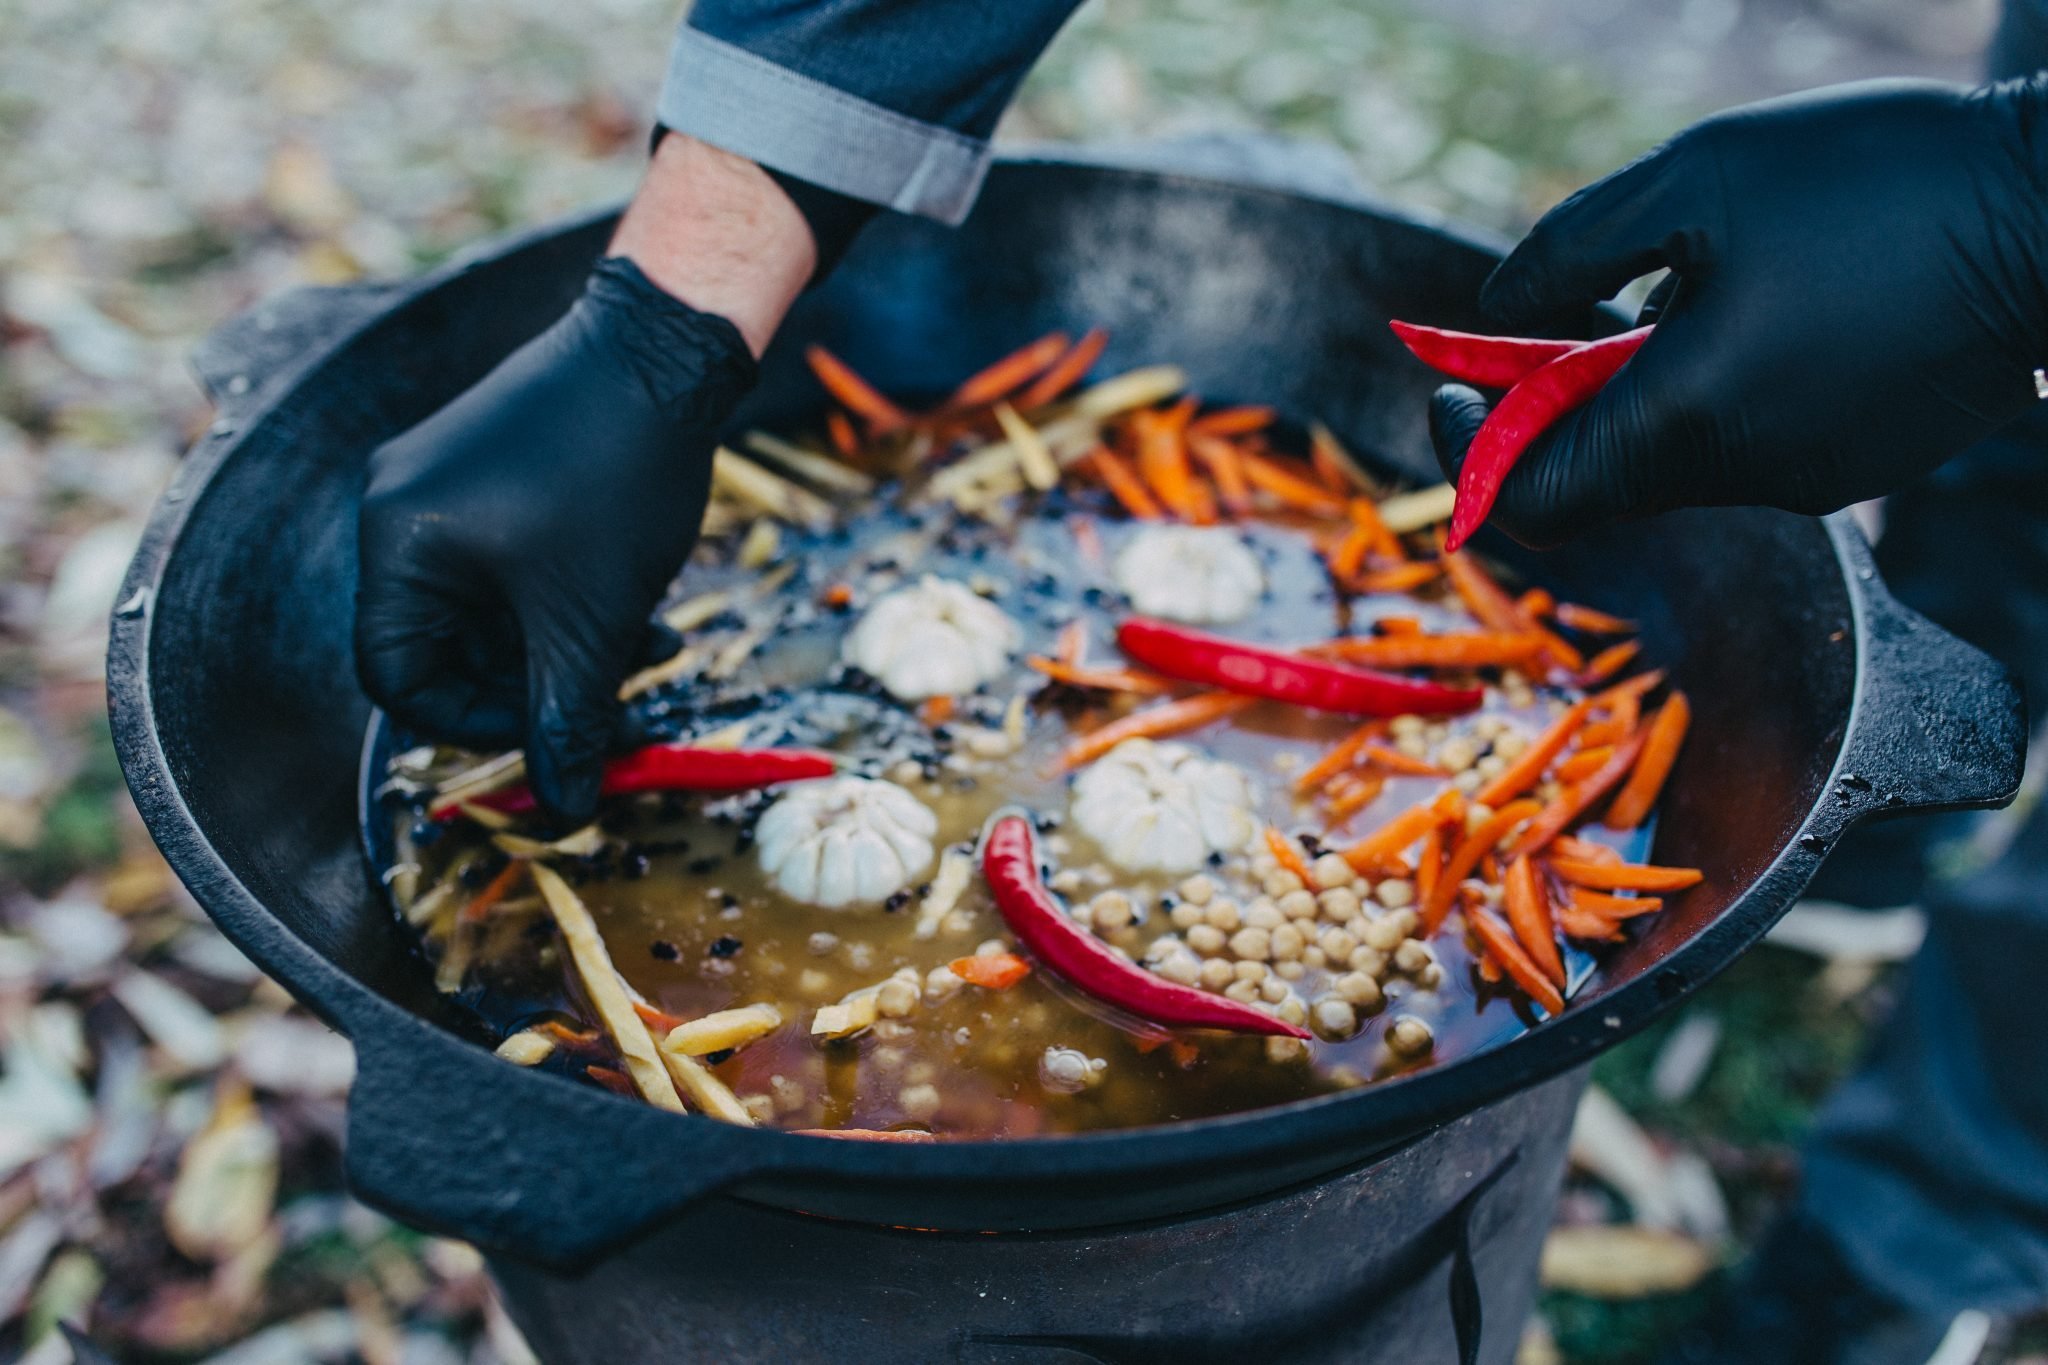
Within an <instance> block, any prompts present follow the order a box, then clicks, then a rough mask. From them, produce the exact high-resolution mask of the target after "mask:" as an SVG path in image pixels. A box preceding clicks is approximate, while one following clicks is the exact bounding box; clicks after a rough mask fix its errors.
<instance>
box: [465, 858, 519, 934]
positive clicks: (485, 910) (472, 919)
mask: <svg viewBox="0 0 2048 1365" xmlns="http://www.w3.org/2000/svg"><path fill="white" fill-rule="evenodd" d="M525 871H526V862H525V860H524V859H520V858H514V859H513V860H512V861H511V862H509V863H506V864H505V866H504V869H503V870H502V871H500V872H499V873H498V875H497V876H495V877H493V878H491V879H490V881H488V882H486V883H484V889H483V890H481V891H479V892H477V893H476V896H475V898H474V899H472V900H471V901H470V903H469V904H468V905H465V906H463V907H462V922H463V923H464V924H475V923H477V922H478V921H480V920H482V919H483V918H485V917H486V916H487V915H489V914H490V913H491V907H492V906H494V905H496V904H497V903H498V902H499V901H501V900H503V899H505V893H506V892H507V891H510V890H511V889H512V887H513V886H514V884H516V883H517V882H518V880H519V878H520V877H521V876H522V875H523V874H524V873H525Z"/></svg>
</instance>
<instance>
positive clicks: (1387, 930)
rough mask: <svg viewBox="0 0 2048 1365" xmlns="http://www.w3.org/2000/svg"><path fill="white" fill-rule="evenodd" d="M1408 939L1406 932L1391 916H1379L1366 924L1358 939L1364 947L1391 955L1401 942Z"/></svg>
mask: <svg viewBox="0 0 2048 1365" xmlns="http://www.w3.org/2000/svg"><path fill="white" fill-rule="evenodd" d="M1406 937H1408V931H1407V930H1406V929H1404V928H1402V927H1401V923H1400V921H1399V920H1396V919H1395V918H1394V917H1393V916H1392V915H1381V916H1379V917H1378V918H1377V919H1373V920H1371V921H1369V922H1368V923H1367V924H1366V927H1365V932H1364V933H1363V934H1360V935H1359V939H1360V940H1361V941H1362V942H1363V943H1364V944H1365V946H1366V947H1368V948H1371V949H1374V950H1376V951H1378V952H1381V953H1391V952H1393V951H1394V949H1396V948H1398V947H1400V946H1401V940H1402V939H1404V938H1406Z"/></svg>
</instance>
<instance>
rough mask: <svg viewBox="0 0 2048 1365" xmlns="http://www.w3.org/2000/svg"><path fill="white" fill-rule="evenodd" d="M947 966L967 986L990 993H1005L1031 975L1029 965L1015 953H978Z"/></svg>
mask: <svg viewBox="0 0 2048 1365" xmlns="http://www.w3.org/2000/svg"><path fill="white" fill-rule="evenodd" d="M947 965H948V967H949V968H950V970H951V971H952V973H953V975H955V976H957V977H959V978H960V979H961V980H962V981H965V982H966V983H967V984H968V985H970V986H980V987H981V988H982V989H984V990H991V991H1006V990H1008V989H1010V987H1012V986H1014V985H1016V984H1017V983H1018V982H1019V981H1022V980H1023V979H1024V978H1025V977H1027V976H1029V975H1031V964H1030V963H1029V962H1026V961H1025V960H1024V959H1023V958H1021V957H1018V956H1017V955H1016V954H1015V953H978V954H976V955H975V956H973V957H956V958H954V959H953V960H952V962H951V963H949V964H947Z"/></svg>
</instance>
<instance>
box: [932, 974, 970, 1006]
mask: <svg viewBox="0 0 2048 1365" xmlns="http://www.w3.org/2000/svg"><path fill="white" fill-rule="evenodd" d="M966 984H967V983H966V982H965V981H964V980H962V979H961V978H960V977H959V976H956V975H955V974H954V972H953V969H952V968H951V967H934V968H932V969H931V970H930V971H928V972H926V973H925V976H924V994H925V999H927V1000H944V999H947V998H948V997H950V996H952V995H953V994H954V993H955V992H957V991H958V990H959V989H960V988H961V987H962V986H964V985H966Z"/></svg>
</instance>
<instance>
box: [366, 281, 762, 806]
mask: <svg viewBox="0 0 2048 1365" xmlns="http://www.w3.org/2000/svg"><path fill="white" fill-rule="evenodd" d="M753 380H754V359H753V356H752V354H751V353H750V352H749V351H748V349H747V344H746V342H745V341H744V340H743V339H742V338H741V336H740V333H739V331H738V329H737V328H735V327H734V326H733V325H732V324H731V323H730V322H727V321H726V320H725V319H724V318H721V317H715V316H713V315H711V314H708V313H700V312H698V311H697V310H695V309H693V308H691V307H689V306H688V305H687V304H684V303H681V302H679V301H678V300H676V299H675V298H673V297H671V296H670V295H668V294H666V293H663V292H662V291H661V290H660V289H659V288H657V287H656V286H655V285H654V284H653V283H652V282H651V281H650V280H648V278H647V277H646V276H645V275H643V274H641V273H640V269H639V267H638V266H636V265H634V264H633V263H632V262H631V261H628V260H625V259H622V258H617V257H614V258H612V259H609V260H606V261H604V262H602V263H600V264H599V265H598V267H597V269H596V270H594V271H593V272H592V273H591V276H590V282H589V284H588V285H587V286H586V287H585V289H584V292H583V296H582V297H581V298H580V299H578V300H577V302H576V305H575V306H574V307H573V308H571V309H570V310H569V312H568V313H567V314H565V315H564V316H563V318H562V319H561V321H559V322H557V323H555V324H554V325H553V326H552V327H550V328H548V330H547V331H545V332H542V333H541V334H540V335H539V336H537V337H535V338H534V339H533V340H532V341H529V342H527V343H526V344H525V345H524V346H522V347H520V348H519V349H518V350H517V351H515V352H513V353H512V354H511V355H510V356H508V357H507V358H506V359H505V360H504V362H503V363H501V364H500V365H499V366H498V367H497V368H496V369H494V370H492V371H491V372H490V373H489V374H488V375H486V376H484V378H483V379H481V380H480V381H478V382H477V383H476V385H475V386H473V387H472V388H470V389H469V390H467V391H466V392H464V393H463V394H462V395H461V396H460V397H458V398H456V399H455V400H454V401H453V402H451V403H449V404H448V405H447V406H446V407H444V408H442V409H441V410H440V411H439V412H437V413H435V414H434V415H433V416H432V417H429V418H427V419H426V420H425V421H424V422H421V423H420V424H419V425H418V426H416V427H414V428H412V430H410V431H408V432H406V433H405V434H404V435H402V436H399V437H397V438H396V439H394V440H392V441H389V442H386V443H385V444H384V445H383V446H381V447H379V448H378V449H377V451H376V452H375V453H374V454H373V455H371V457H370V481H369V487H368V489H367V491H366V492H365V493H364V495H363V508H362V582H361V586H360V587H359V588H358V590H357V595H356V663H357V667H358V669H359V671H360V672H361V674H362V680H363V686H364V688H365V689H366V690H367V691H368V692H369V694H370V695H371V697H373V698H374V699H375V700H376V701H377V702H378V703H379V704H380V705H382V706H383V707H384V708H385V709H386V710H387V711H389V712H390V713H391V714H392V715H393V716H394V717H396V718H397V719H398V720H399V721H400V722H401V723H403V724H404V725H406V726H408V727H411V728H413V729H416V730H419V731H420V732H422V733H424V734H426V735H429V736H432V737H434V738H436V739H442V740H446V741H448V742H451V743H455V744H461V745H465V746H469V747H472V748H503V747H509V746H512V745H518V744H524V745H525V747H526V756H527V769H528V774H529V780H530V781H531V783H532V785H533V789H534V791H535V793H536V794H537V795H538V796H539V798H540V800H541V801H542V803H543V804H544V805H546V806H547V807H548V808H550V810H551V811H552V812H553V813H554V814H555V815H557V816H558V817H561V818H563V819H566V820H570V821H574V822H579V823H580V822H582V821H585V820H588V819H589V818H590V816H591V815H592V813H593V812H594V811H595V809H596V804H597V788H598V781H599V778H600V771H601V767H602V762H603V758H604V754H605V750H606V748H607V746H608V745H609V743H610V741H611V739H612V737H613V733H614V729H615V727H616V725H617V723H618V719H619V711H620V708H619V704H618V701H617V700H616V695H617V689H618V686H619V683H620V682H621V680H622V679H624V678H625V676H626V675H627V674H628V673H629V672H631V671H632V669H633V668H634V667H635V666H637V665H639V664H640V663H642V662H643V661H644V660H646V658H647V657H648V656H649V655H650V654H660V653H662V652H663V651H664V650H665V649H667V648H668V647H670V646H672V645H673V643H674V641H673V637H672V636H670V637H668V638H665V639H657V637H659V636H663V635H665V634H666V633H665V632H664V631H662V630H661V628H660V627H658V625H655V624H653V623H651V622H650V619H649V618H650V615H651V614H652V612H653V611H654V608H655V607H656V606H657V605H659V603H660V601H661V598H662V595H663V593H664V592H666V590H667V588H668V585H669V582H670V581H671V580H672V579H673V578H674V577H675V575H676V572H677V571H678V570H679V569H681V568H682V565H683V561H684V559H685V558H686V557H687V556H688V555H689V553H690V547H691V546H692V545H693V544H695V543H696V539H697V528H698V524H699V522H700V520H701V519H702V517H703V513H704V503H705V499H706V497H707V495H708V490H709V488H710V483H711V453H712V449H713V446H714V443H715V441H716V439H717V434H718V430H719V427H720V426H721V425H722V424H723V423H724V421H725V419H726V418H727V416H728V415H729V414H730V413H731V412H732V409H733V407H734V405H735V404H737V403H738V402H739V399H740V396H741V395H742V394H744V393H745V392H746V390H747V388H748V387H749V386H750V385H751V384H752V383H753Z"/></svg>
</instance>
